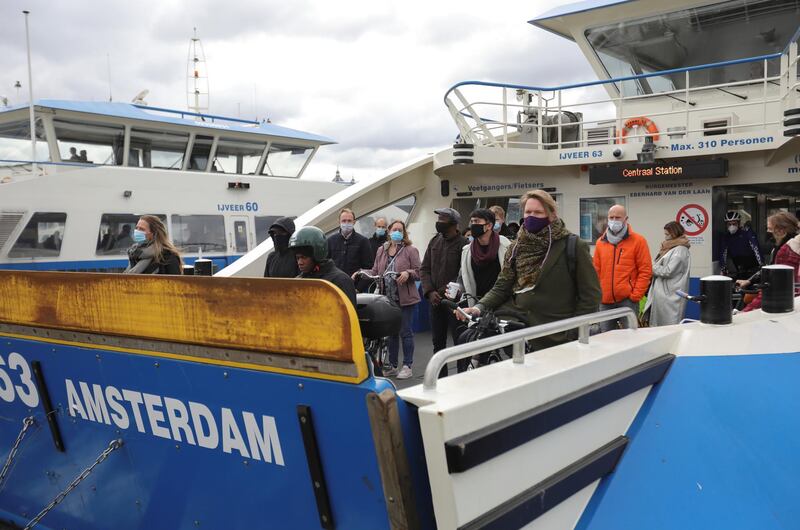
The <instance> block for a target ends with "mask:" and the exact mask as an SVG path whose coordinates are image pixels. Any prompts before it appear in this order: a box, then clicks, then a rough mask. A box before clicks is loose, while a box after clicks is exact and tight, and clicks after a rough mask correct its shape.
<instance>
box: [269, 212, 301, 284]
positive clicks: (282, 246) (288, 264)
mask: <svg viewBox="0 0 800 530" xmlns="http://www.w3.org/2000/svg"><path fill="white" fill-rule="evenodd" d="M294 230H295V226H294V220H293V218H292V217H278V218H277V219H275V222H274V223H272V225H271V226H270V227H269V232H268V233H269V237H270V239H272V245H273V249H274V250H273V251H272V252H271V253H270V255H269V256H267V265H266V267H264V278H294V277H295V276H297V275H298V274H300V269H298V268H297V260H296V259H295V257H294V252H291V251H290V250H289V239H290V238H291V237H292V234H294Z"/></svg>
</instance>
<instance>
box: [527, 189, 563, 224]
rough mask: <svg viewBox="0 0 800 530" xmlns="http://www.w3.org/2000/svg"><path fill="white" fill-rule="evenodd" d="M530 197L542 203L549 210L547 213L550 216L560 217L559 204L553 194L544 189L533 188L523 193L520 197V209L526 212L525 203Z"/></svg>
mask: <svg viewBox="0 0 800 530" xmlns="http://www.w3.org/2000/svg"><path fill="white" fill-rule="evenodd" d="M528 199H536V200H538V201H539V202H541V203H542V206H544V209H545V210H547V213H549V214H550V216H551V217H552V216H555V217H558V205H557V204H556V201H555V199H553V196H552V195H550V194H549V193H547V192H546V191H544V190H531V191H528V192H525V193H523V194H522V197H520V198H519V207H520V209H521V210H522V211H523V212H525V203H526V202H528Z"/></svg>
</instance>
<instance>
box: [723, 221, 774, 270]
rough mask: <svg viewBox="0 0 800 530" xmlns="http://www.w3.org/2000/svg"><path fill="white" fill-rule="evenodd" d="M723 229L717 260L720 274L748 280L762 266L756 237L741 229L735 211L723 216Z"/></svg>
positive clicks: (743, 228)
mask: <svg viewBox="0 0 800 530" xmlns="http://www.w3.org/2000/svg"><path fill="white" fill-rule="evenodd" d="M725 228H726V231H725V233H724V234H722V238H721V244H720V252H719V258H718V259H719V268H720V274H723V275H725V276H730V277H731V278H734V279H736V280H745V279H748V278H750V277H751V276H753V274H756V273H757V272H758V271H760V270H761V267H762V265H764V261H763V259H762V258H761V249H760V248H759V246H758V237H756V234H755V233H753V231H752V230H750V229H749V228H745V227H742V216H741V215H740V214H739V212H736V211H730V212H728V213H726V214H725Z"/></svg>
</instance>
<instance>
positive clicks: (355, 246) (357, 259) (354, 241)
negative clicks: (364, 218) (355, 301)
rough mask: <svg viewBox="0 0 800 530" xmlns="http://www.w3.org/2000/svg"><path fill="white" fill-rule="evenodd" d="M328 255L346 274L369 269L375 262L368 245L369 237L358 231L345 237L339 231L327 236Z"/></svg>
mask: <svg viewBox="0 0 800 530" xmlns="http://www.w3.org/2000/svg"><path fill="white" fill-rule="evenodd" d="M328 257H329V258H330V259H332V260H333V262H334V263H335V264H336V266H337V267H338V268H339V269H340V270H341V271H342V272H344V273H345V274H347V275H348V276H352V275H353V273H354V272H356V271H357V270H361V269H371V268H372V264H373V263H374V262H375V254H373V253H372V247H370V245H369V239H367V238H366V237H364V236H362V235H361V234H359V233H358V232H355V231H353V233H352V234H351V235H350V237H348V238H347V239H345V238H344V237H342V233H341V232H336V233H335V234H333V235H332V236H330V237H329V238H328Z"/></svg>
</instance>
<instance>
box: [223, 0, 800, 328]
mask: <svg viewBox="0 0 800 530" xmlns="http://www.w3.org/2000/svg"><path fill="white" fill-rule="evenodd" d="M798 20H799V19H798V6H797V3H796V2H793V1H776V0H764V1H756V2H753V1H750V0H747V1H744V0H739V1H730V2H713V3H712V2H697V1H691V0H679V1H675V2H669V3H664V2H656V1H650V0H637V1H612V0H609V1H605V0H592V1H587V2H581V3H578V4H574V5H569V6H564V7H559V8H556V9H554V10H553V11H551V12H548V13H545V14H543V15H541V16H539V17H537V18H535V19H533V20H531V21H530V22H531V23H532V24H533V25H535V26H536V27H538V28H541V29H543V30H546V31H549V32H552V33H555V34H556V35H559V36H561V37H564V38H566V39H569V40H572V41H574V42H575V43H576V44H577V45H578V47H579V48H580V50H581V51H582V52H583V53H584V55H585V57H586V59H587V60H588V62H589V64H590V65H591V66H592V68H593V70H594V71H595V73H596V74H597V76H598V78H599V79H598V80H591V81H586V82H583V83H575V84H571V85H561V86H557V85H556V86H553V85H549V84H544V83H543V84H541V85H513V84H504V83H499V82H490V81H462V82H460V83H457V84H456V85H454V86H453V87H451V88H450V89H449V90H447V92H446V93H445V95H444V106H445V109H444V110H443V111H446V112H448V113H449V115H450V116H451V117H452V119H453V121H454V125H455V130H456V131H457V133H458V138H459V140H458V141H457V144H456V145H454V146H453V147H451V148H448V149H444V150H442V151H439V152H436V153H435V154H433V155H431V156H427V157H421V158H420V159H418V160H414V161H412V162H410V163H408V164H407V165H405V166H401V167H397V168H393V169H392V170H390V171H388V172H387V173H386V174H384V175H383V176H382V178H378V179H376V180H374V181H371V182H362V183H359V184H358V185H356V186H353V187H351V188H350V189H349V190H348V191H347V193H346V194H341V195H338V196H337V197H336V201H329V202H327V203H325V206H327V208H326V207H324V206H322V205H320V206H318V207H316V208H314V209H312V210H311V211H309V212H307V214H306V215H303V216H301V218H300V219H299V220H298V222H299V223H300V225H302V224H303V223H306V224H312V225H315V226H319V227H320V228H322V229H323V230H325V231H327V230H332V229H333V228H334V227H335V226H336V224H337V222H338V221H337V214H338V211H339V209H340V208H341V207H349V208H352V209H353V210H354V211H355V212H356V214H357V215H358V216H360V217H361V222H362V226H363V227H364V229H365V230H366V229H367V227H370V228H371V227H372V220H373V218H375V217H378V216H387V214H388V217H392V218H394V217H398V218H401V219H403V220H406V221H407V222H408V227H409V230H410V232H411V233H412V234H414V235H415V239H414V240H415V243H416V244H418V245H420V246H421V247H423V248H424V246H425V243H426V241H427V239H428V237H429V236H432V235H433V234H434V233H435V230H434V223H435V216H433V210H434V209H436V208H441V207H447V206H449V207H452V208H455V209H456V210H458V211H459V212H460V213H461V217H462V219H467V218H469V213H470V212H471V211H472V210H474V209H475V208H477V207H486V206H492V205H499V206H502V207H503V208H504V209H505V210H506V212H507V214H506V219H507V222H512V221H518V220H519V219H520V218H521V217H522V215H521V212H520V211H519V202H518V197H519V196H520V195H521V194H522V193H523V192H525V191H527V190H529V189H534V188H542V189H545V190H547V191H549V192H550V193H551V194H552V195H553V196H554V197H555V199H556V201H557V202H558V206H559V216H560V217H561V218H562V219H563V220H564V222H565V223H566V225H567V228H569V229H570V230H571V231H573V232H575V233H576V234H579V236H580V237H581V238H582V239H584V240H585V241H587V242H588V243H590V245H594V243H595V242H596V241H597V239H598V237H599V236H600V235H601V234H602V233H603V231H604V230H605V220H606V213H607V211H608V209H609V207H610V206H612V205H614V204H622V205H624V206H625V207H626V209H627V212H628V215H629V216H630V222H631V224H632V226H633V228H634V230H636V231H637V232H638V233H640V234H642V235H644V236H645V237H646V238H647V240H648V242H649V244H650V250H651V255H655V254H656V253H657V251H658V249H659V245H660V242H661V241H662V240H663V227H664V225H665V224H666V223H667V222H669V221H678V222H680V223H681V224H682V225H683V226H684V228H685V229H686V234H687V236H689V238H690V241H691V244H692V247H691V257H692V269H691V288H692V290H693V291H695V292H696V291H697V288H698V280H699V278H700V277H702V276H705V275H708V274H712V273H715V272H719V270H720V264H719V263H718V256H719V252H718V250H719V248H718V247H719V244H720V240H721V235H722V234H723V233H724V232H725V221H724V217H725V214H726V212H727V211H729V210H736V211H739V212H740V213H741V216H742V218H743V224H745V225H748V226H749V227H750V228H751V229H752V230H753V231H754V232H755V233H756V234H757V236H758V239H759V243H760V244H761V246H762V247H763V249H764V251H765V253H766V251H767V249H769V248H770V247H769V245H770V241H769V234H767V231H766V224H767V222H766V219H767V217H768V216H770V215H771V214H773V213H776V212H778V211H789V212H791V213H795V212H797V211H798V210H800V183H799V182H798V180H800V146H798V141H800V140H798V139H797V136H798V132H800V127H798V122H800V115H799V114H798V111H796V109H797V107H798V106H799V105H798V101H800V89H798V63H797V52H796V46H797V41H798ZM542 74H543V73H542ZM396 206H400V207H401V209H400V210H398V209H397V207H396ZM412 207H413V208H412ZM268 251H269V246H265V247H262V248H260V249H259V252H256V253H251V254H249V255H248V256H247V257H246V259H244V260H240V261H239V262H237V263H236V264H235V265H234V266H232V267H229V268H228V269H226V270H225V271H223V272H221V274H223V275H231V276H235V275H245V276H252V275H258V274H259V271H260V270H262V269H263V262H264V259H265V256H264V255H260V253H266V252H268ZM689 316H693V317H696V316H697V315H696V311H693V312H690V313H689Z"/></svg>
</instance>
